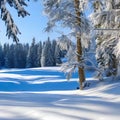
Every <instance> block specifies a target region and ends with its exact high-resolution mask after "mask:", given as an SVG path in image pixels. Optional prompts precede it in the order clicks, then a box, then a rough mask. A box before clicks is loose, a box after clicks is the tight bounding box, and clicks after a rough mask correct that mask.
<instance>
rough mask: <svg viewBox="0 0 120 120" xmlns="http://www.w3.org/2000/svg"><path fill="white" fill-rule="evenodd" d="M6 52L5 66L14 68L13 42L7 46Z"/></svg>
mask: <svg viewBox="0 0 120 120" xmlns="http://www.w3.org/2000/svg"><path fill="white" fill-rule="evenodd" d="M7 50H8V51H7V53H6V56H5V67H6V68H14V44H11V45H10V46H9V47H7Z"/></svg>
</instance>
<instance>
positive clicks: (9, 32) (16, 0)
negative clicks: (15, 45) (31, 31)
mask: <svg viewBox="0 0 120 120" xmlns="http://www.w3.org/2000/svg"><path fill="white" fill-rule="evenodd" d="M7 3H8V4H9V5H10V7H14V8H15V9H16V10H17V12H18V16H22V17H25V16H27V15H29V13H28V12H27V11H26V10H25V9H24V7H23V6H27V4H26V3H25V1H24V0H7V1H6V0H1V1H0V9H1V19H2V20H3V21H4V22H5V25H6V28H7V29H6V36H8V38H9V39H10V38H12V39H13V41H15V42H18V41H19V38H18V37H17V35H18V34H21V33H20V31H19V29H18V27H17V26H16V25H15V23H14V20H13V18H12V15H11V14H10V11H9V10H8V9H7V7H6V4H7Z"/></svg>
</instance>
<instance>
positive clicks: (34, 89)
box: [0, 67, 120, 120]
mask: <svg viewBox="0 0 120 120" xmlns="http://www.w3.org/2000/svg"><path fill="white" fill-rule="evenodd" d="M91 73H92V72H87V73H86V76H87V81H88V82H89V83H90V86H89V87H86V88H85V90H83V91H80V90H77V89H76V88H77V87H78V82H77V74H76V73H74V75H73V78H72V79H71V81H67V80H66V79H65V75H64V73H62V72H60V71H59V67H54V68H53V67H52V68H33V69H11V70H0V120H120V81H115V80H107V81H102V82H99V81H98V80H95V79H94V78H92V77H91Z"/></svg>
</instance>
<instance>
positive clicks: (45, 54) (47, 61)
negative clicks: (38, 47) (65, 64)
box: [41, 37, 54, 67]
mask: <svg viewBox="0 0 120 120" xmlns="http://www.w3.org/2000/svg"><path fill="white" fill-rule="evenodd" d="M53 65H54V56H53V53H52V45H51V41H50V38H49V37H48V40H47V41H46V42H45V43H44V45H43V49H42V55H41V66H42V67H44V66H53Z"/></svg>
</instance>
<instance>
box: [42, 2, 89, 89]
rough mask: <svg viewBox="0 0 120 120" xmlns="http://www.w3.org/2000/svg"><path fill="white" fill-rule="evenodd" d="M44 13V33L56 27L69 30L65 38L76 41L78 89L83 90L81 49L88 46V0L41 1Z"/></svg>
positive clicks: (83, 77)
mask: <svg viewBox="0 0 120 120" xmlns="http://www.w3.org/2000/svg"><path fill="white" fill-rule="evenodd" d="M43 4H44V13H45V14H46V15H47V17H48V20H49V21H48V23H47V28H46V31H47V32H49V31H50V30H52V28H54V27H56V26H61V27H62V28H69V30H70V32H69V34H67V36H69V37H70V36H72V37H74V38H75V39H76V52H75V53H76V57H77V58H76V63H77V65H76V64H72V65H73V67H74V68H75V66H77V67H78V74H79V82H80V89H83V83H84V81H85V73H84V65H83V64H84V54H83V51H82V50H83V48H85V47H88V45H89V42H90V41H89V39H88V38H89V37H87V36H89V33H90V25H89V21H88V20H87V19H86V17H85V14H84V10H85V7H86V5H87V4H88V0H84V1H83V0H43Z"/></svg>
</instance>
